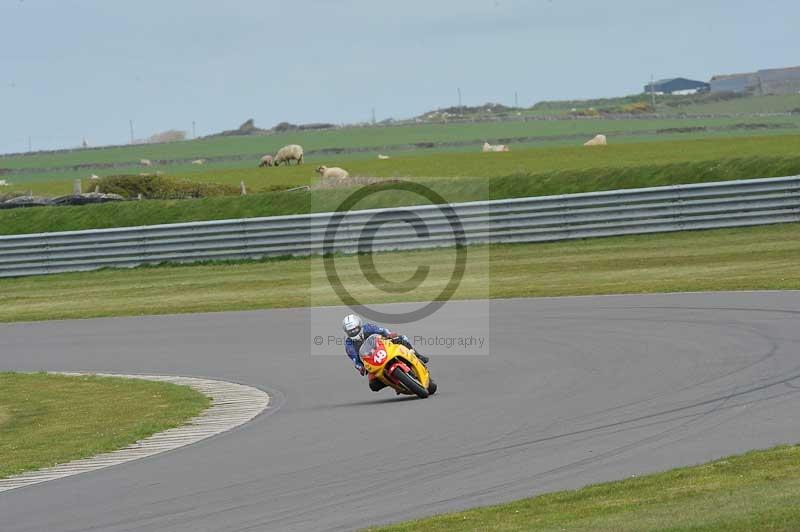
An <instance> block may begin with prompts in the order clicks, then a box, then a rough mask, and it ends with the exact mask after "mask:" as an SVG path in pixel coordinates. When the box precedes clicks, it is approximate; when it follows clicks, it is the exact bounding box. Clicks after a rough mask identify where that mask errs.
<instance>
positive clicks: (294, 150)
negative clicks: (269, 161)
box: [273, 144, 303, 166]
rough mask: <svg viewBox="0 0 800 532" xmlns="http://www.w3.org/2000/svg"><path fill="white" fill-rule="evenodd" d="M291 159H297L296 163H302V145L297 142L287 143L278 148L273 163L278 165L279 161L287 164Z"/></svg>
mask: <svg viewBox="0 0 800 532" xmlns="http://www.w3.org/2000/svg"><path fill="white" fill-rule="evenodd" d="M291 161H297V164H303V147H302V146H300V145H299V144H289V145H287V146H284V147H283V148H281V149H279V150H278V153H276V154H275V158H274V159H273V163H274V164H275V166H280V164H281V163H286V165H287V166H288V165H289V163H290V162H291Z"/></svg>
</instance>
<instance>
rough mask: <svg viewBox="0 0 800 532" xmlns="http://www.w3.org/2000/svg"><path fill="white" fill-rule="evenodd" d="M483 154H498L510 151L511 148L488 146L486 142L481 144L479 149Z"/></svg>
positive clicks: (499, 145)
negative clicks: (481, 146)
mask: <svg viewBox="0 0 800 532" xmlns="http://www.w3.org/2000/svg"><path fill="white" fill-rule="evenodd" d="M481 151H483V152H484V153H486V152H499V151H511V148H509V147H508V146H506V145H505V144H494V145H492V144H489V143H488V142H484V143H483V148H482V149H481Z"/></svg>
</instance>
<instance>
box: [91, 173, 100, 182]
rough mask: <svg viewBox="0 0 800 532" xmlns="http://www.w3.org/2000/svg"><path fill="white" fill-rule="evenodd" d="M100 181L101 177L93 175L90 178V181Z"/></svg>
mask: <svg viewBox="0 0 800 532" xmlns="http://www.w3.org/2000/svg"><path fill="white" fill-rule="evenodd" d="M98 179H100V176H99V175H95V174H92V175H90V176H89V180H90V181H97V180H98Z"/></svg>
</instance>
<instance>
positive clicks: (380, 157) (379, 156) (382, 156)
mask: <svg viewBox="0 0 800 532" xmlns="http://www.w3.org/2000/svg"><path fill="white" fill-rule="evenodd" d="M388 158H389V156H388V155H384V154H382V153H379V154H378V159H381V160H384V161H385V160H386V159H388Z"/></svg>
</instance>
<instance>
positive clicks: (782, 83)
mask: <svg viewBox="0 0 800 532" xmlns="http://www.w3.org/2000/svg"><path fill="white" fill-rule="evenodd" d="M711 92H748V93H751V94H755V95H758V96H764V95H767V94H797V93H800V67H790V68H768V69H764V70H759V71H758V72H748V73H746V74H728V75H721V76H714V77H713V78H711Z"/></svg>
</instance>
